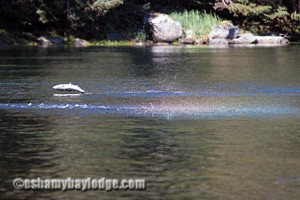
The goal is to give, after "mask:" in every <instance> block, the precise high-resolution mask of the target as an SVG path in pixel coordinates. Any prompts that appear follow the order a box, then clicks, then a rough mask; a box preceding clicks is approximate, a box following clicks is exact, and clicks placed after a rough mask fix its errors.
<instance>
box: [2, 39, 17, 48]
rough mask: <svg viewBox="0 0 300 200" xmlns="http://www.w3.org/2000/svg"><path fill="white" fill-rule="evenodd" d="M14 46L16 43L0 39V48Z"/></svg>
mask: <svg viewBox="0 0 300 200" xmlns="http://www.w3.org/2000/svg"><path fill="white" fill-rule="evenodd" d="M15 44H16V43H15V42H14V41H11V40H8V39H5V38H1V37H0V47H4V46H10V45H15Z"/></svg>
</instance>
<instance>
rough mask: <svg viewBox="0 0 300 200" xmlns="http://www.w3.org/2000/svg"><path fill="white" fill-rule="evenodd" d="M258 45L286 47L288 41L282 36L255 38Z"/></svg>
mask: <svg viewBox="0 0 300 200" xmlns="http://www.w3.org/2000/svg"><path fill="white" fill-rule="evenodd" d="M255 38H256V40H257V43H258V44H270V45H286V44H288V43H289V41H288V39H286V38H285V37H282V36H255Z"/></svg>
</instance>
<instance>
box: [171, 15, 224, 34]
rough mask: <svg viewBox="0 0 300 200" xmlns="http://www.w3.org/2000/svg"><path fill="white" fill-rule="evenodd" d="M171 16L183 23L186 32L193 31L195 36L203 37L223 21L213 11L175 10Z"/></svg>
mask: <svg viewBox="0 0 300 200" xmlns="http://www.w3.org/2000/svg"><path fill="white" fill-rule="evenodd" d="M170 16H171V18H172V19H174V20H175V21H178V22H179V23H181V25H182V28H183V30H184V32H185V33H187V32H192V35H193V37H195V38H200V37H203V36H205V35H207V34H209V32H210V31H211V29H212V27H213V26H214V25H217V24H219V23H220V22H221V19H220V18H219V17H218V16H217V15H215V14H212V13H206V12H205V11H204V12H199V11H198V10H190V11H187V10H185V11H183V12H173V13H171V14H170Z"/></svg>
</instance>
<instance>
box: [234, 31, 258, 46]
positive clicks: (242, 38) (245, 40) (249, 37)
mask: <svg viewBox="0 0 300 200" xmlns="http://www.w3.org/2000/svg"><path fill="white" fill-rule="evenodd" d="M232 43H233V44H257V39H256V37H255V36H254V35H253V34H252V33H245V34H241V35H239V37H238V38H234V39H233V41H232Z"/></svg>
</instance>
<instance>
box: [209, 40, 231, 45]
mask: <svg viewBox="0 0 300 200" xmlns="http://www.w3.org/2000/svg"><path fill="white" fill-rule="evenodd" d="M208 44H209V45H228V40H226V39H220V38H217V39H209V40H208Z"/></svg>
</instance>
